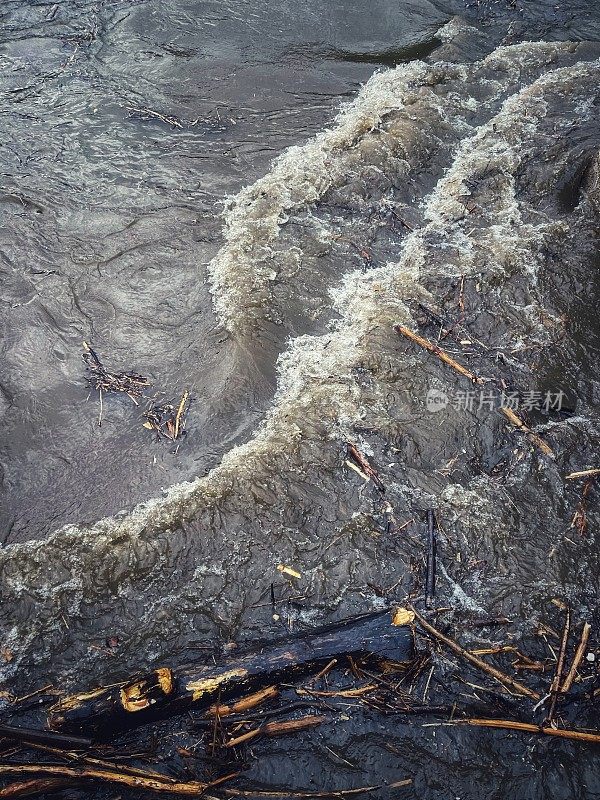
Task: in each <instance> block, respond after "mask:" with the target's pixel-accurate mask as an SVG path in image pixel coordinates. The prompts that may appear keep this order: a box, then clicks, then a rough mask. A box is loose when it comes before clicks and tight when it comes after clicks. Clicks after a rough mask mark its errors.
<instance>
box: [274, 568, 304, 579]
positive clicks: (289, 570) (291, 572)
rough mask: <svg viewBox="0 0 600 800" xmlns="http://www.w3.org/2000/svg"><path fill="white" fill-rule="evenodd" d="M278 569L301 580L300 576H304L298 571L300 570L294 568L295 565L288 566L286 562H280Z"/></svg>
mask: <svg viewBox="0 0 600 800" xmlns="http://www.w3.org/2000/svg"><path fill="white" fill-rule="evenodd" d="M277 569H278V570H279V572H281V573H282V574H283V575H289V576H290V578H296V579H297V580H300V578H301V577H302V575H301V573H300V572H298V570H296V569H294V568H293V567H288V566H286V565H285V564H279V566H278V567H277Z"/></svg>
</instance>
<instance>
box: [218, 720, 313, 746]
mask: <svg viewBox="0 0 600 800" xmlns="http://www.w3.org/2000/svg"><path fill="white" fill-rule="evenodd" d="M326 721H327V717H323V716H317V715H316V714H309V715H308V716H306V717H300V719H290V720H286V721H284V722H266V723H265V724H264V725H259V726H258V728H254V729H253V730H251V731H248V732H247V733H242V734H240V736H236V737H235V738H234V739H230V740H229V741H228V742H225V747H237V746H238V745H240V744H243V743H244V742H249V741H250V740H251V739H255V738H256V737H257V736H284V735H286V734H288V733H295V732H296V731H304V730H306V729H307V728H313V727H314V726H315V725H321V723H323V722H326Z"/></svg>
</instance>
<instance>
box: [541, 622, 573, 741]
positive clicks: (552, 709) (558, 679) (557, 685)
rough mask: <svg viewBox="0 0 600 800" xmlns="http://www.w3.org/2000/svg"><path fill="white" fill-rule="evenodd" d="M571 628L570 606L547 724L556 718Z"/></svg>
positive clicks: (551, 693)
mask: <svg viewBox="0 0 600 800" xmlns="http://www.w3.org/2000/svg"><path fill="white" fill-rule="evenodd" d="M570 628H571V612H570V610H569V609H568V608H565V624H564V627H563V633H562V637H561V641H560V650H559V651H558V659H557V662H556V671H555V673H554V678H553V679H552V685H551V687H550V706H549V709H548V716H547V717H546V724H547V725H551V724H552V722H553V720H554V714H555V711H556V703H557V702H558V695H559V693H560V687H561V684H562V676H563V671H564V668H565V658H566V653H567V644H568V641H569V631H570Z"/></svg>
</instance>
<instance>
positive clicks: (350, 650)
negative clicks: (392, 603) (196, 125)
mask: <svg viewBox="0 0 600 800" xmlns="http://www.w3.org/2000/svg"><path fill="white" fill-rule="evenodd" d="M344 655H350V656H353V657H369V656H371V657H373V656H374V657H381V658H386V659H391V660H394V661H399V662H406V661H409V660H410V659H411V657H412V655H413V630H412V627H411V626H409V625H394V624H392V617H391V615H390V613H389V611H385V612H380V613H377V614H368V615H364V616H361V617H357V618H354V619H352V620H346V621H344V622H342V623H339V624H337V625H333V626H329V627H327V628H323V629H321V630H319V631H316V632H314V633H312V634H310V635H304V636H295V637H288V638H286V639H283V640H280V641H279V642H278V643H275V644H273V645H270V646H268V647H263V648H260V649H257V650H252V651H251V652H248V653H246V654H244V655H240V656H238V657H237V658H235V659H231V660H227V661H224V662H223V663H222V664H220V665H216V666H215V665H214V664H206V665H205V664H194V665H191V666H187V667H182V668H180V669H177V670H172V669H170V668H169V667H159V668H157V669H155V670H153V671H152V672H150V673H149V674H146V675H142V676H140V677H139V678H136V679H132V680H130V681H127V682H124V683H121V684H117V685H113V686H109V687H99V688H97V689H93V690H92V691H89V692H86V693H84V694H78V695H72V696H70V697H65V698H62V699H61V700H59V701H58V702H57V703H56V704H55V705H54V706H52V708H51V709H49V715H48V724H49V726H50V728H52V729H54V730H64V731H68V732H81V733H85V734H86V735H88V736H94V737H96V738H107V737H110V736H113V735H115V734H117V733H119V732H120V731H122V730H126V729H129V728H134V727H138V726H140V725H144V724H146V723H149V722H153V721H156V720H157V719H163V718H165V717H169V716H173V715H175V714H181V713H184V712H186V711H187V710H188V709H198V710H207V709H208V708H209V707H210V706H211V705H212V704H214V703H215V702H222V701H226V700H231V699H234V698H236V697H240V696H242V695H244V694H248V693H249V692H253V691H256V690H257V689H260V688H262V687H264V686H267V685H273V684H274V683H277V682H278V681H283V680H285V681H290V680H293V679H294V678H299V677H301V676H302V675H305V674H307V673H309V672H311V671H312V670H315V669H320V668H322V667H323V666H324V665H325V664H327V663H329V661H331V659H332V658H336V657H340V656H344Z"/></svg>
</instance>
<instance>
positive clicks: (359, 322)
mask: <svg viewBox="0 0 600 800" xmlns="http://www.w3.org/2000/svg"><path fill="white" fill-rule="evenodd" d="M599 59H600V8H599V7H598V4H597V3H595V2H592V1H591V0H590V1H589V2H584V1H583V0H581V2H558V3H556V2H549V0H548V1H547V0H538V1H537V2H522V1H521V0H514V2H505V0H498V2H487V1H483V0H482V2H472V3H464V2H455V1H454V0H451V1H449V2H426V0H398V1H397V0H394V2H392V1H391V0H373V1H372V2H368V3H367V2H362V0H359V1H358V2H350V1H349V0H343V1H342V0H337V1H336V2H330V3H322V2H316V0H306V2H303V3H291V2H287V1H286V0H269V2H267V1H266V0H265V2H261V0H238V2H235V3H232V2H229V0H226V1H219V2H203V1H202V0H118V1H117V0H96V1H95V2H88V1H87V0H59V1H58V2H55V3H53V2H51V1H50V0H47V1H46V0H45V1H44V2H34V1H33V0H30V1H29V2H25V0H4V2H3V3H2V7H1V8H0V67H1V69H0V112H1V113H0V159H1V170H0V174H1V180H0V220H1V226H0V275H1V281H2V284H1V292H0V302H1V304H2V316H1V320H0V326H1V329H2V340H1V342H0V415H1V418H2V436H1V438H0V470H1V472H0V493H1V501H0V502H1V506H0V545H1V546H0V593H1V594H0V598H1V606H0V645H1V646H2V652H4V655H5V657H4V658H0V680H2V682H3V684H2V685H3V686H4V688H5V689H10V690H11V691H16V692H25V691H27V690H28V689H30V688H32V687H33V688H35V687H37V686H40V685H44V684H45V683H48V682H50V681H54V682H57V683H60V684H61V685H68V686H71V687H75V686H77V687H83V686H87V685H89V683H90V682H92V683H93V682H97V681H102V680H109V679H111V678H114V677H117V678H119V677H124V676H126V675H128V674H129V673H130V672H131V671H132V670H133V671H135V670H136V669H139V668H141V667H145V666H150V665H156V664H157V663H159V662H161V663H162V662H165V661H167V662H169V663H176V662H178V661H184V660H186V659H189V658H190V657H192V656H193V655H194V652H196V654H197V650H196V651H195V650H194V648H196V647H198V643H201V645H200V646H202V643H204V644H207V643H208V644H211V643H214V642H216V641H229V640H232V639H234V640H238V641H243V640H252V639H253V638H255V637H256V636H258V635H260V636H261V637H263V638H276V637H277V636H278V635H281V634H282V633H285V632H287V631H289V630H290V629H293V630H302V629H305V628H306V629H308V628H309V627H310V626H311V625H316V624H319V623H322V622H328V621H332V620H335V619H339V618H341V617H344V616H348V615H351V614H354V613H361V612H364V611H369V610H374V609H377V608H381V607H382V606H384V605H388V604H392V603H394V602H400V603H402V602H403V601H404V600H405V598H406V596H407V595H408V594H411V595H412V596H413V597H418V596H419V595H422V594H423V585H422V573H423V558H424V553H425V545H426V539H425V533H424V531H425V528H424V512H425V510H426V509H428V508H435V509H437V512H438V519H439V521H440V525H441V528H442V530H441V533H440V547H439V562H440V568H439V570H438V586H437V592H438V595H437V598H436V600H437V604H438V605H439V606H440V607H441V606H445V607H448V606H451V607H453V608H455V609H457V613H458V614H459V616H458V618H457V619H458V620H460V612H463V613H464V614H475V615H477V614H479V615H483V616H485V615H491V616H498V615H505V616H507V617H509V618H511V619H512V620H513V621H514V627H513V629H512V635H513V636H514V637H516V639H517V640H518V639H519V638H520V637H523V636H526V635H528V634H529V633H531V631H532V629H533V626H534V625H535V624H536V623H537V622H538V621H539V620H542V619H544V618H546V616H547V615H548V614H549V613H551V612H549V611H548V608H549V607H548V602H549V601H550V600H551V599H552V598H553V597H557V596H559V597H561V598H563V599H564V600H567V601H568V602H569V603H570V604H571V605H572V607H573V609H574V613H575V617H576V619H577V620H578V621H581V620H583V619H584V618H589V619H590V620H592V619H595V618H596V617H597V616H598V611H599V610H600V606H599V604H598V592H599V588H600V587H599V585H598V571H599V567H600V551H599V550H598V545H597V540H596V530H597V523H598V520H599V517H598V507H597V500H596V497H595V496H594V495H595V493H596V490H595V489H594V488H592V489H591V492H590V495H589V498H588V507H587V515H588V527H587V531H586V532H585V533H584V534H583V535H582V533H581V532H579V531H578V530H577V529H575V528H573V527H572V526H571V521H572V517H573V514H574V512H575V510H576V509H577V506H578V503H579V500H580V493H581V489H582V484H581V482H576V481H568V480H565V479H564V477H565V475H566V474H568V473H570V472H572V471H574V470H580V469H584V468H586V467H594V466H599V464H598V459H599V458H600V450H599V435H600V420H599V418H598V411H597V407H598V399H599V397H600V370H599V366H598V354H599V352H600V329H599V327H598V304H599V302H600V278H599V273H598V270H599V267H600V259H599V257H598V241H597V236H598V230H599V227H600V226H599V220H600V156H599V153H600V128H599V126H598V111H599V103H600V60H599ZM436 320H437V321H436ZM440 320H441V323H440ZM396 324H402V325H406V326H408V327H409V328H410V329H413V330H417V329H418V330H420V332H421V334H422V335H424V336H427V337H428V338H430V339H437V337H438V335H439V333H440V324H441V326H442V328H443V329H444V331H449V333H445V334H444V340H443V342H442V343H441V344H442V345H443V346H444V348H445V349H447V350H448V352H449V353H450V354H451V355H452V356H453V357H454V358H455V359H456V360H457V361H459V362H460V363H463V364H465V365H466V366H468V368H469V369H470V370H471V371H472V372H474V373H475V374H477V375H481V376H483V377H484V378H486V383H485V384H483V388H482V387H480V386H476V387H475V388H474V387H473V385H471V384H470V383H469V381H468V380H467V381H465V379H464V378H461V377H460V376H459V375H457V374H456V373H455V372H454V371H453V370H452V369H451V368H449V367H448V366H447V365H445V364H443V363H442V362H440V361H439V360H438V359H437V358H436V357H435V356H432V355H427V354H426V353H425V352H424V351H423V350H422V349H420V348H419V347H418V346H416V345H415V344H413V343H411V342H409V341H407V340H405V339H403V338H401V337H399V336H398V335H397V334H396V333H395V332H394V325H396ZM84 341H86V342H89V343H90V344H91V345H92V347H94V349H95V350H96V352H97V353H98V354H99V355H100V357H101V358H102V359H103V361H104V362H105V363H106V365H107V366H110V367H111V368H114V369H116V370H134V371H136V372H139V373H141V374H143V375H145V376H148V377H149V379H150V380H151V382H152V387H151V389H149V390H148V392H147V395H148V398H151V397H156V398H160V399H161V402H162V401H164V400H165V399H166V400H175V401H176V400H177V399H178V398H179V397H180V396H181V394H182V392H183V391H184V390H186V389H187V390H189V391H190V393H191V396H192V403H191V406H190V411H189V414H188V418H187V433H186V436H185V437H184V438H183V440H181V442H180V443H179V446H177V447H176V446H174V445H173V443H171V442H167V441H165V440H162V441H157V440H156V438H155V437H154V436H153V434H152V432H150V431H148V430H147V429H145V428H144V427H143V425H142V423H143V417H142V413H141V412H142V410H143V407H144V402H145V401H144V402H142V404H141V406H140V407H136V406H135V405H134V404H133V403H132V402H131V400H130V399H129V398H128V397H126V396H122V395H116V394H110V395H105V396H104V398H103V407H102V410H100V407H99V398H98V395H97V394H96V393H95V392H91V393H90V390H89V388H88V387H87V386H86V383H85V365H84V362H83V360H82V352H83V349H82V343H83V342H84ZM469 392H470V393H471V394H469ZM503 392H504V393H505V394H510V393H511V392H516V393H518V397H519V403H521V405H522V409H520V410H519V413H522V415H524V416H526V417H527V420H528V421H529V424H530V425H532V426H534V427H535V430H536V432H537V433H538V434H539V435H540V436H542V437H543V438H544V440H545V441H547V442H548V444H549V445H550V446H551V448H552V450H553V451H554V453H555V456H556V457H555V458H554V459H552V458H549V457H547V456H545V455H544V454H543V453H542V452H541V451H540V449H539V448H538V447H536V446H535V444H534V443H532V441H531V439H529V438H527V437H526V436H524V435H523V434H522V433H521V432H518V431H516V430H515V429H514V427H512V426H510V425H509V424H508V422H507V420H506V418H505V417H503V416H502V415H501V414H500V413H498V405H499V403H500V400H499V398H500V397H501V395H502V393H503ZM434 395H435V397H438V398H439V397H441V398H442V400H443V402H442V405H443V408H441V409H440V410H438V408H437V407H435V408H434V407H433V406H432V404H431V398H432V397H433V396H434ZM484 395H485V396H484ZM549 396H552V398H553V399H554V400H555V399H556V397H559V398H560V403H558V404H557V403H556V402H551V403H549V402H548V397H549ZM428 398H429V400H428ZM444 398H445V399H444ZM527 398H529V407H527V405H526V401H527ZM444 403H446V404H445V405H444ZM553 405H554V406H556V405H560V406H561V407H560V408H557V407H552V406H553ZM100 415H101V425H99V424H98V422H99V419H100ZM346 442H353V443H354V444H355V445H356V446H357V447H358V448H359V449H360V450H361V452H362V453H364V454H365V455H366V457H367V458H368V459H369V460H370V462H371V463H372V464H373V465H374V466H376V468H377V469H378V471H379V474H380V477H381V480H382V481H383V483H384V485H385V487H386V491H385V495H384V496H382V494H381V493H380V492H379V491H378V490H377V488H376V487H375V486H374V485H373V482H368V483H366V482H365V481H364V480H363V477H361V476H360V475H359V474H357V473H356V472H355V471H354V470H352V469H350V468H349V467H348V465H347V463H346V455H345V443H346ZM406 523H408V524H406ZM282 564H284V565H289V566H291V567H292V568H293V570H295V571H297V572H298V573H300V575H301V578H299V579H294V578H289V576H288V577H286V575H285V573H281V572H280V571H279V570H278V566H279V565H282ZM271 584H274V590H275V594H276V600H277V601H278V603H279V605H280V606H281V608H280V613H279V614H278V615H277V616H278V619H274V618H273V615H272V608H271V605H270V602H269V598H270V587H271ZM289 597H293V598H295V600H294V603H293V604H289V603H288V602H287V599H288V598H289ZM278 607H279V606H278ZM555 611H556V609H555ZM457 624H458V623H457ZM466 630H467V633H468V624H467V626H466ZM482 630H483V629H480V628H477V629H476V630H475V629H473V631H471V636H472V641H473V642H474V643H478V646H484V645H482V644H481V642H483V641H485V642H487V643H488V644H489V642H490V641H492V640H493V641H496V642H498V641H500V640H501V639H502V637H503V636H504V633H499V632H498V631H497V630H496V631H493V632H489V631H488V632H487V634H485V635H484V634H483V633H482ZM106 637H115V638H116V639H118V641H119V647H118V651H117V653H116V654H115V653H113V652H108V651H107V649H106V647H105V646H104V644H103V643H104V641H105V639H106ZM473 637H474V638H473ZM486 637H487V638H486ZM474 646H475V645H474ZM331 727H332V730H330V731H329V732H328V734H327V741H328V742H329V745H331V747H332V748H334V749H335V751H336V752H337V753H338V754H339V757H335V758H334V757H333V756H331V753H330V752H329V750H328V749H327V748H324V747H323V746H321V745H319V743H318V741H319V740H318V737H316V738H315V739H314V740H312V739H310V738H309V739H307V740H305V739H302V740H300V743H299V744H296V745H290V746H289V747H288V746H287V745H286V744H285V743H283V745H281V744H277V745H274V744H273V743H271V744H268V743H267V744H264V745H261V747H262V748H263V749H262V750H261V753H262V756H261V764H260V767H257V768H256V774H257V775H258V777H259V779H260V780H261V781H262V783H263V786H265V787H267V786H274V787H276V788H284V789H289V790H292V789H302V788H313V789H314V788H320V787H322V786H323V785H326V786H331V785H337V786H340V787H342V788H343V787H346V788H348V787H351V786H357V785H367V784H372V783H378V782H381V780H382V779H385V780H388V781H391V780H398V779H400V778H403V777H406V776H411V777H413V780H414V783H413V786H412V787H410V788H408V789H402V790H395V793H394V792H392V791H391V790H389V791H388V790H381V792H379V794H378V795H377V796H381V797H382V798H383V797H388V796H402V797H404V796H406V797H413V796H414V797H420V798H448V800H450V798H459V797H460V798H463V800H469V799H470V798H473V800H475V799H476V798H482V797H486V798H514V799H515V800H517V799H518V800H528V799H529V798H557V800H558V798H567V797H568V798H576V797H577V798H592V797H599V796H600V759H599V758H598V754H597V752H596V751H590V750H585V749H582V748H577V747H573V746H571V745H569V744H561V743H557V742H550V743H547V742H530V741H528V740H523V739H516V740H513V739H508V738H507V737H506V736H505V735H503V734H500V733H498V734H496V733H492V732H485V733H483V734H482V733H481V732H477V731H475V732H465V731H464V730H461V731H460V732H457V731H455V730H454V729H450V728H448V729H446V728H442V729H440V730H439V731H436V729H433V728H432V729H428V728H422V727H421V724H420V722H419V725H417V726H415V725H414V724H413V723H404V722H403V723H401V724H400V723H398V722H389V721H387V720H384V719H382V718H380V717H378V716H377V715H374V716H372V717H370V718H361V719H360V720H354V721H353V720H348V721H347V722H345V723H344V724H342V723H340V722H338V723H337V724H336V725H335V726H331ZM390 742H392V743H393V744H394V748H393V750H390V749H389V747H388V745H389V744H390ZM293 747H296V751H295V752H294V750H293ZM352 765H354V766H352ZM356 765H360V766H356ZM307 774H310V775H311V781H312V782H311V785H310V786H307V782H306V776H307ZM85 796H88V797H92V796H96V795H95V794H94V793H93V791H92V790H89V792H88V793H87V794H86V795H85ZM100 796H104V795H101V794H100V792H98V797H100Z"/></svg>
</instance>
